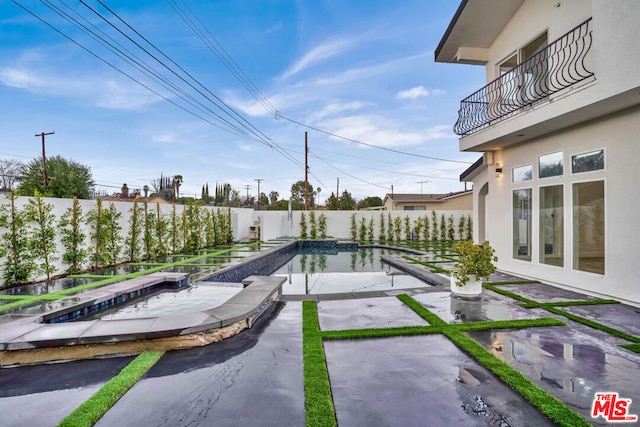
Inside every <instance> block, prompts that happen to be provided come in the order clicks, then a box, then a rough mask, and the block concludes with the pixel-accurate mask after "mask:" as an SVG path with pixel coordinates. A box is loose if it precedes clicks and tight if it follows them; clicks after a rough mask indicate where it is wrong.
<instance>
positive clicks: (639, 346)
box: [620, 344, 640, 353]
mask: <svg viewBox="0 0 640 427" xmlns="http://www.w3.org/2000/svg"><path fill="white" fill-rule="evenodd" d="M620 347H622V348H624V349H627V350H629V351H633V352H634V353H640V344H621V345H620Z"/></svg>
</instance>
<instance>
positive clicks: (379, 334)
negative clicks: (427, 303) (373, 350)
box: [320, 326, 442, 340]
mask: <svg viewBox="0 0 640 427" xmlns="http://www.w3.org/2000/svg"><path fill="white" fill-rule="evenodd" d="M440 333H442V328H439V327H434V326H401V327H397V328H381V329H345V330H341V331H322V332H320V335H321V337H322V338H323V339H326V340H353V339H363V338H387V337H403V336H412V335H428V334H440Z"/></svg>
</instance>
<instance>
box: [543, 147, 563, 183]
mask: <svg viewBox="0 0 640 427" xmlns="http://www.w3.org/2000/svg"><path fill="white" fill-rule="evenodd" d="M538 166H539V171H538V173H539V174H540V178H548V177H550V176H559V175H562V174H563V173H564V165H563V163H562V152H559V153H551V154H546V155H544V156H540V159H539V162H538Z"/></svg>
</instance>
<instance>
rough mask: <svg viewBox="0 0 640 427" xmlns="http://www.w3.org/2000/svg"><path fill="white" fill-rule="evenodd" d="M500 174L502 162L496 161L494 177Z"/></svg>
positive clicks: (498, 176)
mask: <svg viewBox="0 0 640 427" xmlns="http://www.w3.org/2000/svg"><path fill="white" fill-rule="evenodd" d="M501 176H502V163H496V178H500V177H501Z"/></svg>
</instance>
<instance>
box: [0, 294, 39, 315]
mask: <svg viewBox="0 0 640 427" xmlns="http://www.w3.org/2000/svg"><path fill="white" fill-rule="evenodd" d="M40 301H41V300H40V298H39V297H38V298H31V299H22V300H19V301H14V302H10V303H8V304H4V305H2V306H0V313H2V312H5V311H11V310H16V309H18V308H22V307H26V306H28V305H32V304H37V303H39V302H40Z"/></svg>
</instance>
